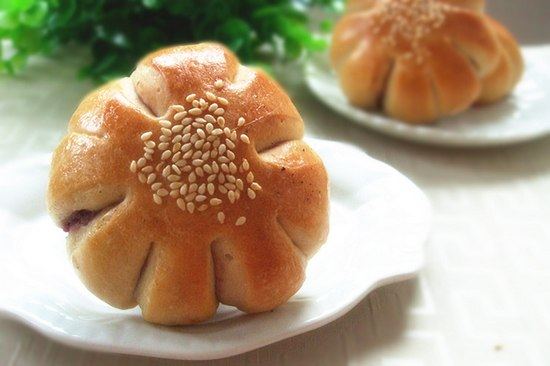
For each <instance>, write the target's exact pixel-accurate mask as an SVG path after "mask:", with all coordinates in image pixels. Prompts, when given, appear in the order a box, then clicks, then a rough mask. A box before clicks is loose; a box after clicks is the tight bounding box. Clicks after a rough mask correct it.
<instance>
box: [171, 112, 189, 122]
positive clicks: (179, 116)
mask: <svg viewBox="0 0 550 366" xmlns="http://www.w3.org/2000/svg"><path fill="white" fill-rule="evenodd" d="M185 116H187V112H186V111H183V112H179V113H176V114H175V115H174V119H175V120H176V121H181V120H182V119H184V118H185Z"/></svg>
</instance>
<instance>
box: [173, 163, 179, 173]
mask: <svg viewBox="0 0 550 366" xmlns="http://www.w3.org/2000/svg"><path fill="white" fill-rule="evenodd" d="M172 170H173V171H175V172H176V174H178V175H181V170H180V168H179V167H178V166H177V165H176V164H172Z"/></svg>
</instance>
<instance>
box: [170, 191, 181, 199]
mask: <svg viewBox="0 0 550 366" xmlns="http://www.w3.org/2000/svg"><path fill="white" fill-rule="evenodd" d="M179 195H180V192H179V191H178V190H177V189H172V190H171V191H170V197H172V198H178V197H179Z"/></svg>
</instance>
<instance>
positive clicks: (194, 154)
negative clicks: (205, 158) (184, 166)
mask: <svg viewBox="0 0 550 366" xmlns="http://www.w3.org/2000/svg"><path fill="white" fill-rule="evenodd" d="M201 156H202V151H200V150H197V151H195V152H194V153H193V159H198V158H200V157H201Z"/></svg>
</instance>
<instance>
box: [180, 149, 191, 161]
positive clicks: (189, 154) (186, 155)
mask: <svg viewBox="0 0 550 366" xmlns="http://www.w3.org/2000/svg"><path fill="white" fill-rule="evenodd" d="M192 155H193V150H189V151H187V152H186V153H185V154H183V155H182V158H183V159H189V158H190V157H191V156H192Z"/></svg>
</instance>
